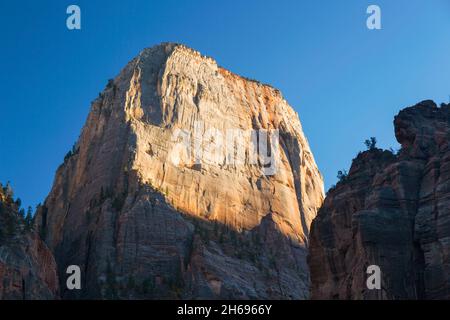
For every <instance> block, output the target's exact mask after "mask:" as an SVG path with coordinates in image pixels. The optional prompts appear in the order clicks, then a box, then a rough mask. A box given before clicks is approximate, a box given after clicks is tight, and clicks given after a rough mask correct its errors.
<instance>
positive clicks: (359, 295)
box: [308, 101, 450, 299]
mask: <svg viewBox="0 0 450 320" xmlns="http://www.w3.org/2000/svg"><path fill="white" fill-rule="evenodd" d="M394 126H395V135H396V137H397V140H398V142H399V143H400V144H401V146H402V147H401V150H400V151H399V153H398V154H397V155H394V154H392V153H391V152H389V151H382V150H380V149H373V150H369V151H366V152H363V153H360V154H359V155H358V156H357V157H356V158H355V159H354V160H353V163H352V166H351V169H350V172H349V174H348V177H347V178H346V179H344V181H342V182H340V183H338V184H337V186H336V187H335V188H333V189H331V190H330V191H329V192H328V194H327V196H326V199H325V202H324V205H323V207H322V208H321V209H320V211H319V213H318V215H317V217H316V218H315V219H314V221H313V223H312V227H311V239H310V252H309V257H308V263H309V267H310V270H311V282H312V298H313V299H450V105H445V104H444V105H442V106H441V107H440V108H439V107H437V106H436V104H435V103H434V102H432V101H423V102H421V103H419V104H417V105H415V106H413V107H409V108H406V109H404V110H402V111H401V112H400V113H399V114H398V115H397V116H396V117H395V120H394ZM369 265H378V266H379V267H380V270H381V289H380V290H376V289H375V290H369V289H368V288H367V286H366V279H367V278H368V277H369V275H368V274H367V273H366V270H367V267H368V266H369ZM371 283H373V282H371Z"/></svg>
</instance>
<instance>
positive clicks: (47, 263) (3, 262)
mask: <svg viewBox="0 0 450 320" xmlns="http://www.w3.org/2000/svg"><path fill="white" fill-rule="evenodd" d="M5 191H6V189H5V190H4V189H3V187H2V186H1V185H0V300H10V299H14V300H20V299H28V300H29V299H55V298H58V278H57V274H56V263H55V260H54V259H53V255H52V253H51V252H50V250H49V249H48V248H47V246H46V245H45V244H44V242H42V240H41V239H40V238H39V236H38V235H37V234H36V233H35V232H34V231H33V230H31V229H29V228H28V226H27V225H26V224H25V222H24V219H23V217H22V216H21V215H19V213H18V206H17V204H16V203H15V202H14V201H13V200H12V197H10V196H9V195H8V194H7V192H5Z"/></svg>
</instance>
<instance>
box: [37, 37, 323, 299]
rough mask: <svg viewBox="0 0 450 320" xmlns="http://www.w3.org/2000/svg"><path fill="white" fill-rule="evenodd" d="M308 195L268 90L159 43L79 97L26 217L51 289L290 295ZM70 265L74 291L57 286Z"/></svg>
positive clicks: (294, 118) (286, 126)
mask: <svg viewBox="0 0 450 320" xmlns="http://www.w3.org/2000/svg"><path fill="white" fill-rule="evenodd" d="M260 133H267V141H266V140H264V139H263V137H264V135H262V136H260V135H259V134H260ZM233 137H237V138H233ZM229 140H231V141H233V142H232V143H231V144H230V143H229ZM227 141H228V143H227ZM272 142H274V144H272ZM230 146H231V147H230ZM264 149H267V150H266V151H267V152H265V155H266V157H264V152H262V151H264ZM255 151H256V152H257V153H258V155H259V156H257V157H256V158H255V155H254V154H255ZM267 159H269V160H270V159H271V160H270V161H266V160H267ZM322 200H323V183H322V177H321V175H320V173H319V171H318V169H317V166H316V164H315V162H314V157H313V155H312V153H311V151H310V149H309V146H308V142H307V140H306V138H305V136H304V134H303V132H302V128H301V125H300V121H299V118H298V115H297V114H296V112H295V111H294V110H293V109H292V108H291V107H290V106H289V105H288V103H287V102H286V101H285V100H284V99H283V97H282V96H281V93H280V92H279V91H278V90H276V89H274V88H272V87H270V86H268V85H263V84H261V83H259V82H256V81H253V80H249V79H245V78H242V77H240V76H238V75H235V74H233V73H231V72H229V71H227V70H225V69H223V68H221V67H219V66H218V65H217V63H216V62H215V61H214V60H213V59H211V58H208V57H204V56H202V55H200V54H199V53H198V52H196V51H194V50H192V49H189V48H187V47H185V46H182V45H176V44H161V45H158V46H156V47H152V48H149V49H145V50H143V51H142V52H141V53H140V54H139V55H138V56H137V57H136V58H135V59H133V60H132V61H131V62H130V63H128V65H127V66H126V67H125V68H124V69H123V70H122V71H121V73H120V74H119V75H118V76H117V77H116V78H115V79H114V80H112V81H110V82H109V84H108V86H107V87H106V89H105V90H104V92H103V93H102V94H101V95H100V96H99V98H98V99H96V100H95V101H94V102H93V104H92V108H91V111H90V113H89V116H88V119H87V121H86V124H85V126H84V128H83V130H82V133H81V136H80V138H79V141H78V142H77V143H76V145H75V147H74V150H73V153H72V154H71V155H69V156H68V157H66V160H65V162H64V164H63V165H61V166H60V168H59V169H58V171H57V173H56V177H55V181H54V185H53V188H52V190H51V192H50V194H49V196H48V197H47V199H46V201H45V204H44V205H43V206H42V208H40V210H39V214H38V217H37V225H38V227H39V230H40V232H41V235H42V237H43V238H44V239H45V241H46V243H47V244H48V245H49V247H50V248H51V249H52V250H53V252H54V254H55V257H56V260H57V263H58V268H59V273H60V275H63V276H61V285H62V286H61V290H62V295H63V297H65V298H122V299H132V298H188V299H189V298H237V299H240V298H280V299H302V298H307V297H308V294H309V275H308V269H307V265H306V247H307V239H308V233H309V226H310V223H311V221H312V219H313V218H314V217H315V215H316V212H317V209H318V208H319V207H320V205H321V204H322ZM72 264H75V265H79V266H80V267H81V270H82V273H83V277H82V287H83V289H82V290H79V291H68V290H65V288H64V286H65V280H64V279H65V276H64V274H65V268H67V266H68V265H72Z"/></svg>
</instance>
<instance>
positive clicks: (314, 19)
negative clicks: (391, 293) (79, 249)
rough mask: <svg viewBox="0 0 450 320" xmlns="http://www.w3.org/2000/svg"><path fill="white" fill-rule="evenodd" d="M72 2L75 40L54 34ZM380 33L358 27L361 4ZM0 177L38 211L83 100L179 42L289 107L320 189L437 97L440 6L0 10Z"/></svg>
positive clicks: (443, 15) (227, 4)
mask: <svg viewBox="0 0 450 320" xmlns="http://www.w3.org/2000/svg"><path fill="white" fill-rule="evenodd" d="M70 4H77V5H79V6H80V7H81V11H82V30H80V31H69V30H67V28H66V25H65V21H66V17H67V15H66V8H67V6H68V5H70ZM369 4H377V5H379V6H380V7H381V10H382V30H378V31H377V30H375V31H370V30H368V29H367V28H366V18H367V14H366V8H367V6H368V5H369ZM0 13H1V18H0V36H1V50H0V70H1V72H0V95H1V96H0V106H1V113H0V128H1V136H0V152H1V153H0V181H3V182H6V181H7V180H10V181H11V183H12V185H13V187H14V189H15V191H16V194H17V195H18V196H19V197H21V198H22V200H23V202H24V205H33V206H34V205H35V204H37V203H38V202H42V201H43V200H44V198H45V197H46V195H47V193H48V192H49V190H50V187H51V185H52V182H53V178H54V174H55V171H56V168H57V167H58V165H59V164H60V163H61V162H62V161H63V157H64V155H65V154H66V152H67V151H68V150H69V149H70V148H71V146H72V145H73V143H74V142H75V141H76V140H77V137H78V135H79V133H80V130H81V128H82V126H83V123H84V121H85V119H86V116H87V114H88V110H89V107H90V102H91V101H92V100H93V99H94V98H95V97H96V96H97V95H98V93H99V92H100V91H102V89H103V88H104V86H105V84H106V82H107V80H108V79H109V78H113V77H114V76H115V75H116V74H117V73H118V72H119V70H120V69H121V68H122V67H123V66H124V65H125V64H126V63H127V62H128V61H129V60H130V59H131V58H133V57H134V56H135V55H136V54H137V53H138V52H139V51H140V50H141V49H142V48H145V47H149V46H152V45H154V44H157V43H160V42H166V41H173V42H181V43H184V44H186V45H188V46H191V47H193V48H195V49H197V50H199V51H200V52H202V53H203V54H206V55H208V56H212V57H214V58H215V59H216V60H217V62H218V63H219V64H220V65H221V66H223V67H225V68H228V69H230V70H231V71H233V72H236V73H238V74H241V75H244V76H247V77H250V78H255V79H258V80H260V81H262V82H265V83H270V84H272V85H273V86H275V87H277V88H279V89H280V90H281V91H282V92H283V94H284V96H285V97H286V99H287V100H288V101H289V103H290V104H291V105H292V106H293V107H294V108H295V109H296V110H297V111H298V113H299V115H300V119H301V121H302V124H303V128H304V131H305V133H306V135H307V137H308V139H309V142H310V145H311V147H312V150H313V153H314V155H315V158H316V161H317V163H318V165H319V169H320V170H321V172H322V173H323V175H324V177H325V183H326V188H328V187H329V186H330V185H331V184H333V183H335V181H336V172H337V171H338V170H339V169H343V168H345V169H348V167H349V165H350V163H351V159H352V158H353V157H354V156H355V154H356V153H357V152H358V151H359V150H361V149H363V148H364V145H363V140H364V139H365V138H367V137H370V136H376V137H377V138H378V141H379V145H380V146H381V147H384V148H389V147H394V148H396V147H397V144H396V141H395V138H394V132H393V126H392V120H393V117H394V115H395V114H396V113H397V112H398V111H399V110H400V109H401V108H403V107H406V106H409V105H412V104H414V103H416V102H418V101H420V100H423V99H434V100H435V101H436V102H438V103H440V102H443V101H446V102H447V101H448V96H449V95H450V1H449V0H427V1H425V0H395V1H393V0H386V1H381V0H373V1H364V0H346V1H337V0H336V1H317V0H314V1H312V0H311V1H299V0H296V1H294V0H293V1H257V0H252V1H220V2H219V1H211V0H209V1H206V0H205V1H195V0H192V1H158V2H156V1H135V0H130V1H91V0H89V1H88V0H85V1H82V0H71V1H64V0H54V1H31V0H29V1H1V3H0Z"/></svg>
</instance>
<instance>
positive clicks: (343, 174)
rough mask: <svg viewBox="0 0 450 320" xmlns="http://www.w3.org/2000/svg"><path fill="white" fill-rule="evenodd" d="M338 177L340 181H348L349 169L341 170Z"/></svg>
mask: <svg viewBox="0 0 450 320" xmlns="http://www.w3.org/2000/svg"><path fill="white" fill-rule="evenodd" d="M337 178H338V180H339V182H344V181H346V180H347V178H348V173H347V170H339V171H338V173H337Z"/></svg>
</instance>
